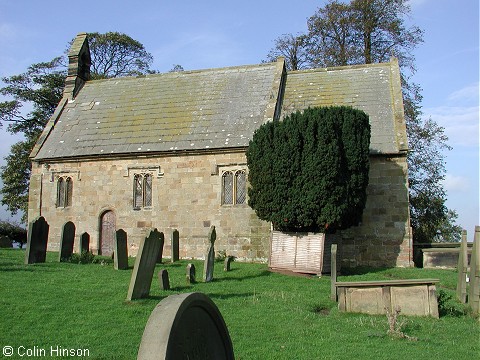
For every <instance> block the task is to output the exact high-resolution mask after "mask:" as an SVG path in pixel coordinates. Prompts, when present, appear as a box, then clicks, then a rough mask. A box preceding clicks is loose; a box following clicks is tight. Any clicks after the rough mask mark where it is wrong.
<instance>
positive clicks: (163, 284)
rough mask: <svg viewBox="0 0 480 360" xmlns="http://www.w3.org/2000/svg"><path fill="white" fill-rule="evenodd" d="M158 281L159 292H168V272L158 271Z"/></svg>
mask: <svg viewBox="0 0 480 360" xmlns="http://www.w3.org/2000/svg"><path fill="white" fill-rule="evenodd" d="M158 281H159V283H160V289H161V290H170V279H169V278H168V270H165V269H163V270H160V271H159V272H158Z"/></svg>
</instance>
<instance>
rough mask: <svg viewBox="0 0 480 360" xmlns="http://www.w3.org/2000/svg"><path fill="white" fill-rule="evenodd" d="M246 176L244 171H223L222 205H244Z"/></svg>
mask: <svg viewBox="0 0 480 360" xmlns="http://www.w3.org/2000/svg"><path fill="white" fill-rule="evenodd" d="M246 200H247V175H246V173H245V170H237V171H230V170H229V171H225V172H224V173H223V174H222V205H240V204H245V203H246Z"/></svg>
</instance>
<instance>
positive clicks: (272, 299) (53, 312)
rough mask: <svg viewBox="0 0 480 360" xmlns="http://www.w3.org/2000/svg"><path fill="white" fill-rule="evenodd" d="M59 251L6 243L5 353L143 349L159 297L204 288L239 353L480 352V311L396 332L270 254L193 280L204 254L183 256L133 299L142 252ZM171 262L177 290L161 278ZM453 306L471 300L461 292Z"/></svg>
mask: <svg viewBox="0 0 480 360" xmlns="http://www.w3.org/2000/svg"><path fill="white" fill-rule="evenodd" d="M57 255H58V254H57V253H48V254H47V262H46V263H44V264H35V265H23V260H24V256H25V251H24V250H17V249H15V250H14V249H0V319H1V321H0V347H1V348H2V350H3V349H4V347H5V346H11V347H12V349H13V351H14V355H13V356H12V357H6V356H4V354H2V355H1V356H0V359H25V358H38V359H39V358H42V357H43V358H50V349H51V347H53V348H56V347H57V346H59V347H60V348H64V349H88V350H89V354H90V356H89V357H88V358H89V359H135V358H136V355H137V351H138V346H139V344H140V339H141V337H142V333H143V329H144V327H145V324H146V322H147V319H148V317H149V315H150V313H151V311H152V310H153V308H154V307H155V305H156V304H157V303H158V302H159V301H161V300H162V299H163V298H165V297H167V296H168V295H171V294H176V293H182V292H197V291H198V292H203V293H205V294H207V295H208V296H209V297H210V298H211V299H212V300H213V301H214V302H215V303H216V305H217V306H218V308H219V309H220V311H221V313H222V315H223V317H224V319H225V322H226V324H227V326H228V329H229V332H230V336H231V338H232V342H233V346H234V351H235V357H236V359H239V360H242V359H245V360H246V359H289V360H290V359H348V360H351V359H401V360H406V359H478V358H479V354H480V344H479V343H480V340H479V339H480V325H479V322H478V320H477V319H474V318H472V317H471V316H469V315H461V316H451V315H450V316H442V317H440V319H433V318H422V317H401V320H402V321H404V322H405V324H404V326H403V328H402V330H403V332H404V333H406V334H407V335H409V336H412V337H416V338H418V340H417V341H410V340H407V339H402V338H392V337H390V336H388V335H387V330H388V323H387V319H386V317H385V316H368V315H362V314H346V313H340V312H338V310H337V307H336V303H334V302H331V301H330V278H329V277H328V276H326V277H323V278H316V277H292V276H286V275H281V274H276V273H271V272H269V271H267V266H266V265H265V264H246V263H238V262H234V263H232V271H230V272H223V263H221V262H218V263H216V268H215V273H214V276H215V281H213V282H212V283H207V284H205V283H197V284H194V285H187V284H186V281H185V268H186V265H187V263H188V262H193V263H194V264H195V266H196V269H197V278H198V279H201V278H202V276H201V275H202V274H201V273H202V269H203V262H201V261H187V260H182V261H179V262H176V263H174V264H170V263H167V264H159V265H157V268H156V271H155V276H154V279H153V282H152V287H151V291H150V297H149V298H148V299H142V300H136V301H132V302H127V301H125V298H126V295H127V290H128V285H129V282H130V276H131V274H132V268H133V264H134V259H130V265H131V268H130V269H129V270H123V271H116V270H114V269H113V264H104V265H102V264H87V265H77V264H71V263H58V262H56V259H57ZM164 268H166V269H168V272H169V275H170V285H171V286H172V290H170V291H162V290H160V287H159V284H158V279H157V273H158V271H159V270H160V269H164ZM456 276H457V275H456V272H454V271H448V270H426V269H384V270H375V271H370V272H366V271H364V272H363V274H362V272H361V271H360V272H358V271H357V274H355V275H348V276H346V275H344V276H341V277H340V278H339V279H340V281H354V280H381V279H392V278H399V279H401V278H403V279H407V278H439V279H441V282H440V284H439V286H438V288H437V290H438V289H441V290H443V293H444V294H447V295H452V294H454V290H455V284H456ZM446 307H448V308H450V307H451V308H453V309H454V310H455V309H456V308H457V307H458V308H461V306H460V305H459V304H456V303H455V302H454V301H451V300H450V301H449V302H448V304H447V305H446ZM452 313H453V311H452ZM27 349H28V350H29V351H30V354H33V355H35V351H37V354H38V353H39V351H40V350H39V349H46V350H45V352H46V355H47V356H28V353H27ZM19 352H20V355H24V356H20V355H19ZM32 352H33V353H32ZM40 355H43V354H42V353H40ZM56 358H60V357H56ZM70 358H72V357H70ZM77 358H78V357H77Z"/></svg>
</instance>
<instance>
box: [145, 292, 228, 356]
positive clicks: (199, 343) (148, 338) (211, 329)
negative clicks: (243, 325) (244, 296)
mask: <svg viewBox="0 0 480 360" xmlns="http://www.w3.org/2000/svg"><path fill="white" fill-rule="evenodd" d="M137 359H138V360H153V359H155V360H158V359H168V360H174V359H218V360H228V359H234V355H233V346H232V341H231V339H230V335H229V333H228V329H227V326H226V324H225V321H224V320H223V317H222V315H221V314H220V311H219V310H218V308H217V306H216V305H215V303H214V302H213V301H212V300H210V298H209V297H208V296H206V295H204V294H202V293H187V294H179V295H172V296H169V297H167V298H165V299H163V300H162V301H161V302H160V303H159V304H158V305H157V306H156V307H155V309H154V310H153V311H152V313H151V315H150V317H149V319H148V321H147V325H146V326H145V330H144V332H143V336H142V341H141V343H140V348H139V350H138V356H137Z"/></svg>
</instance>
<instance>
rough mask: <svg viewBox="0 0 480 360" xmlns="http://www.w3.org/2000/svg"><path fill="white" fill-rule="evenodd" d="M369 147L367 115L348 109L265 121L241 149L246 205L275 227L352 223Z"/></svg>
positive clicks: (360, 205)
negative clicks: (245, 168)
mask: <svg viewBox="0 0 480 360" xmlns="http://www.w3.org/2000/svg"><path fill="white" fill-rule="evenodd" d="M369 145H370V125H369V121H368V116H367V115H366V114H365V113H364V112H362V111H360V110H355V109H352V108H349V107H328V108H308V109H306V110H305V111H304V112H303V113H300V112H296V113H294V114H291V115H290V116H288V117H286V118H285V119H284V120H283V121H273V122H268V123H266V124H264V125H262V126H261V127H260V128H259V129H258V130H257V131H256V132H255V134H254V136H253V139H252V140H251V141H250V144H249V147H248V150H247V164H248V168H249V174H248V179H249V182H250V188H249V189H248V195H249V205H250V206H251V207H252V208H253V209H254V210H255V212H256V214H257V216H258V217H259V218H260V219H263V220H266V221H271V222H272V223H273V225H274V227H275V229H278V230H288V231H321V232H324V231H326V230H327V229H328V230H331V231H333V230H336V229H343V228H348V227H350V226H353V225H358V223H359V222H360V221H361V216H362V212H363V209H364V207H365V202H366V187H367V185H368V170H369Z"/></svg>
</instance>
